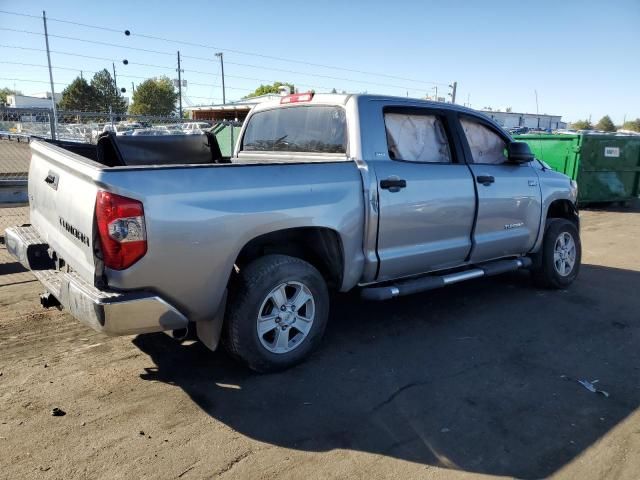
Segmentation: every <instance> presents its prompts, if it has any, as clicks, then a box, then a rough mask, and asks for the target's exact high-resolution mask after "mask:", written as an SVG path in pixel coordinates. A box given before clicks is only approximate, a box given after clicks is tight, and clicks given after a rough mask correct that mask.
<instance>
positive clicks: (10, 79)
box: [0, 77, 66, 85]
mask: <svg viewBox="0 0 640 480" xmlns="http://www.w3.org/2000/svg"><path fill="white" fill-rule="evenodd" d="M0 80H5V81H7V82H31V83H49V81H48V80H27V79H26V78H5V77H0ZM54 84H55V85H66V83H60V82H54Z"/></svg>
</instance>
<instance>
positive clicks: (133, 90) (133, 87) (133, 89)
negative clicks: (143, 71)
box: [131, 82, 136, 95]
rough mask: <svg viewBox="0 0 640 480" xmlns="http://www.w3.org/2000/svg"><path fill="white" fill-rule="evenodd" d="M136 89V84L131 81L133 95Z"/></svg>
mask: <svg viewBox="0 0 640 480" xmlns="http://www.w3.org/2000/svg"><path fill="white" fill-rule="evenodd" d="M135 91H136V86H135V85H134V84H133V82H131V95H133V94H134V93H135Z"/></svg>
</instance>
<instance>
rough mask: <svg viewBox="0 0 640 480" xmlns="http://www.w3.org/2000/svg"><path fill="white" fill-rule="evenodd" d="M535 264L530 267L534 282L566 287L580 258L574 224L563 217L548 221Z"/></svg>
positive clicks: (548, 286) (580, 251)
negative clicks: (532, 268) (536, 263)
mask: <svg viewBox="0 0 640 480" xmlns="http://www.w3.org/2000/svg"><path fill="white" fill-rule="evenodd" d="M539 255H540V256H541V258H540V259H539V261H538V266H537V267H536V268H535V269H534V270H533V276H534V279H535V281H536V283H537V284H538V285H540V286H542V287H546V288H558V289H560V288H566V287H568V286H569V285H570V284H571V283H572V282H573V281H574V280H575V279H576V277H577V276H578V272H579V271H580V261H581V258H582V246H581V243H580V234H579V233H578V229H577V228H576V226H575V224H573V223H572V222H570V221H569V220H566V219H563V218H553V219H550V220H549V221H548V222H547V226H546V229H545V234H544V239H543V242H542V250H541V251H540V253H539Z"/></svg>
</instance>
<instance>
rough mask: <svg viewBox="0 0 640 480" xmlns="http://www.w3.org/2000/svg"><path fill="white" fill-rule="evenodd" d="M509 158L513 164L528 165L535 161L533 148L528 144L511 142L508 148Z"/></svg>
mask: <svg viewBox="0 0 640 480" xmlns="http://www.w3.org/2000/svg"><path fill="white" fill-rule="evenodd" d="M507 158H508V160H509V162H511V163H518V164H520V163H528V162H531V161H533V160H535V158H536V157H535V156H534V155H533V153H531V148H529V144H528V143H526V142H511V143H510V144H509V145H508V146H507Z"/></svg>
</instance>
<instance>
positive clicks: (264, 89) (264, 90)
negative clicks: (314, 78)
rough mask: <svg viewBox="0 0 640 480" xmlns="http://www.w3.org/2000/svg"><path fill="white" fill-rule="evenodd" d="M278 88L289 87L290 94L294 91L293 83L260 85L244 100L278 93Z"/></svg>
mask: <svg viewBox="0 0 640 480" xmlns="http://www.w3.org/2000/svg"><path fill="white" fill-rule="evenodd" d="M280 87H289V88H290V89H291V93H293V92H295V91H296V89H295V87H294V86H293V83H283V82H274V83H273V84H272V85H260V86H259V87H258V88H256V90H255V92H253V93H250V94H249V95H247V96H246V97H244V98H251V97H259V96H260V95H266V94H268V93H278V89H279V88H280Z"/></svg>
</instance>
